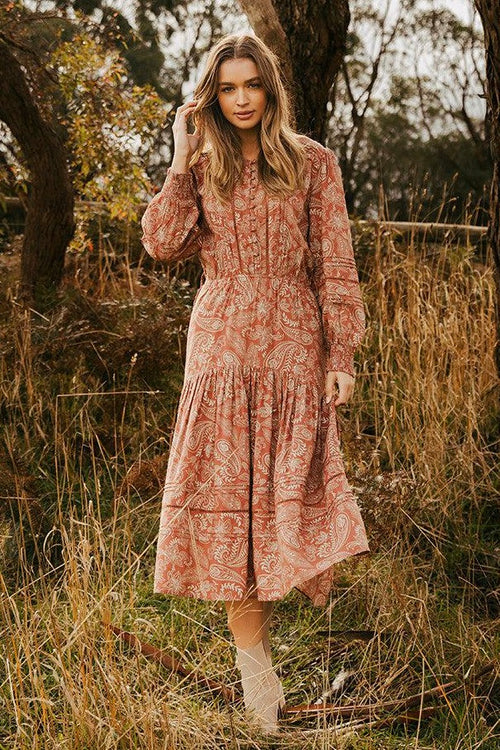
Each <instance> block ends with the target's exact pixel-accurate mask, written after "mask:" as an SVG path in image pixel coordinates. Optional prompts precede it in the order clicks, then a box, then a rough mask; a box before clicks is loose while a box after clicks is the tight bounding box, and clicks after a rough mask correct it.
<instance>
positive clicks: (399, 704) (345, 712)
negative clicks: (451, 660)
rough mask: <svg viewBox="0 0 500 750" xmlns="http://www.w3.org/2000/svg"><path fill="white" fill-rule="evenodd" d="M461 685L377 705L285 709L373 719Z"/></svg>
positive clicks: (312, 705)
mask: <svg viewBox="0 0 500 750" xmlns="http://www.w3.org/2000/svg"><path fill="white" fill-rule="evenodd" d="M459 687H460V686H459V685H457V684H456V683H455V682H446V683H445V684H444V685H436V686H435V687H433V688H430V689H429V690H425V691H424V692H423V693H417V694H416V695H411V696H409V697H408V698H401V699H399V700H392V701H379V702H377V703H368V704H363V703H351V704H350V705H347V706H337V705H335V704H333V703H309V704H308V703H304V704H301V705H299V706H287V707H285V713H286V714H287V715H290V716H293V715H301V716H303V715H305V716H316V715H318V714H322V715H324V714H329V715H331V716H339V717H340V716H352V715H353V714H356V716H357V717H358V716H367V717H372V716H373V715H374V714H375V715H377V714H378V713H380V711H396V710H397V711H401V710H403V711H404V710H405V709H409V708H412V707H413V706H416V705H418V704H419V703H424V702H425V701H427V700H429V699H430V698H435V697H436V696H439V697H444V696H445V695H449V694H450V693H453V692H455V691H456V690H458V689H459Z"/></svg>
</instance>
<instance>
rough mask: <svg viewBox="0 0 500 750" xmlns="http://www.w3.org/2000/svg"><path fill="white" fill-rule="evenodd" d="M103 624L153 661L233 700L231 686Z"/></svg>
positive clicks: (123, 631) (135, 637)
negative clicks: (190, 668)
mask: <svg viewBox="0 0 500 750" xmlns="http://www.w3.org/2000/svg"><path fill="white" fill-rule="evenodd" d="M103 625H106V626H107V627H108V628H109V629H110V630H112V631H113V633H115V635H117V636H119V637H120V638H121V639H122V640H123V641H125V643H128V644H129V645H130V646H133V647H135V648H137V649H139V651H140V652H141V653H142V654H144V656H147V657H149V658H151V659H153V660H154V661H157V662H159V663H160V664H162V665H163V666H164V667H166V668H167V669H170V670H171V671H172V672H177V674H180V675H182V676H183V677H186V678H188V679H189V680H192V681H193V682H202V683H204V684H205V685H206V686H207V687H208V688H209V689H210V690H212V691H213V692H215V693H220V694H221V695H222V696H223V697H224V698H225V699H226V700H227V701H229V702H230V703H233V702H234V701H235V699H236V695H235V691H234V690H233V689H232V688H228V687H227V686H226V685H223V684H222V683H221V682H217V680H212V679H210V678H209V677H206V675H204V674H202V673H201V672H198V671H196V670H189V669H187V668H186V667H184V666H183V664H182V662H181V661H180V660H179V659H176V658H175V657H173V656H170V654H167V653H166V652H165V651H163V649H161V648H157V647H156V646H152V645H151V644H150V643H144V642H143V641H141V640H140V638H138V637H137V636H136V635H134V634H133V633H129V632H128V631H126V630H121V629H120V628H118V627H116V625H112V624H111V623H107V622H103Z"/></svg>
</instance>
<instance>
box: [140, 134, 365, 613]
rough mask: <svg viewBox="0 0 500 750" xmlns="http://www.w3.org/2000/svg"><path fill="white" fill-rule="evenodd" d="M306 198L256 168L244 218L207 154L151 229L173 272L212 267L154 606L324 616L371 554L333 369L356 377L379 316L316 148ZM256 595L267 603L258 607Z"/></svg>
mask: <svg viewBox="0 0 500 750" xmlns="http://www.w3.org/2000/svg"><path fill="white" fill-rule="evenodd" d="M301 138H302V140H303V143H304V147H305V149H306V154H307V167H306V175H305V178H306V179H305V186H304V188H303V189H302V190H297V191H296V192H295V193H294V194H293V195H292V196H289V197H284V198H280V197H275V196H271V195H270V194H269V193H266V191H265V190H264V187H263V185H262V183H261V182H260V180H259V168H258V161H257V160H254V161H251V160H246V161H245V162H244V167H243V170H242V174H241V176H240V179H239V181H238V183H237V185H236V187H235V190H234V193H233V198H232V201H231V203H230V204H227V205H224V204H222V203H220V202H218V201H217V200H216V199H215V197H214V196H213V195H211V194H209V193H208V191H206V192H205V191H204V185H203V182H204V180H203V175H204V167H205V165H206V160H207V159H208V158H209V157H208V155H207V154H202V155H201V156H200V158H199V160H198V161H197V163H196V164H195V165H193V166H192V167H191V168H190V169H189V171H188V172H187V173H182V174H181V173H176V172H173V171H172V169H171V168H169V169H168V170H167V175H166V179H165V182H164V184H163V187H162V189H161V190H160V192H159V193H157V194H156V195H155V196H154V198H152V200H151V201H150V203H149V204H148V206H147V208H146V211H145V213H144V214H143V217H142V219H141V225H142V230H143V234H142V243H143V245H144V247H145V249H146V250H147V252H148V253H149V254H150V255H151V256H153V257H154V258H156V259H158V260H160V261H165V262H172V261H178V260H180V259H186V258H189V257H190V256H193V255H194V254H196V253H198V254H199V259H200V262H201V265H202V269H203V276H204V280H203V282H202V284H201V286H200V287H199V289H198V290H197V292H196V295H195V298H194V302H193V308H192V312H191V317H190V323H189V328H188V334H187V341H186V361H185V372H184V382H183V386H182V390H181V394H180V398H179V402H178V407H177V418H176V423H175V427H174V430H173V433H172V438H171V447H170V452H169V458H168V465H167V472H166V478H165V485H164V492H163V499H162V507H161V514H160V528H159V535H158V542H157V552H156V564H155V572H154V592H155V593H164V594H175V595H182V596H188V597H196V598H200V599H208V600H211V599H217V600H234V599H241V598H243V597H244V596H245V595H247V594H248V592H249V590H252V591H253V592H254V595H256V596H257V598H258V599H259V600H261V601H266V600H267V601H269V600H277V599H281V598H282V597H284V596H285V595H286V594H287V593H288V592H289V591H290V590H291V589H293V588H297V589H298V590H300V591H301V592H302V593H303V594H305V595H306V596H307V597H308V598H309V599H310V600H311V602H312V603H313V604H314V605H317V606H323V605H325V604H326V603H327V601H328V596H329V593H330V590H331V588H332V581H333V575H334V566H335V563H337V562H339V561H340V560H342V559H345V558H347V557H349V556H351V555H357V554H359V553H363V552H367V551H368V549H369V548H368V543H367V537H366V532H365V527H364V524H363V520H362V518H361V515H360V511H359V508H358V506H357V504H356V502H355V499H354V497H353V494H352V491H351V489H350V487H349V484H348V482H347V480H346V475H345V471H344V466H343V461H342V456H341V451H340V445H339V431H338V425H337V419H336V412H335V410H336V407H335V406H334V403H333V402H334V399H332V400H331V401H330V403H328V404H327V403H326V401H325V398H326V397H325V395H324V385H325V377H326V370H327V369H328V370H340V371H343V372H348V373H351V374H353V373H354V365H353V362H354V353H355V350H356V348H357V347H358V345H359V343H360V342H361V340H362V338H363V335H364V331H365V316H364V308H363V302H362V297H361V293H360V287H359V281H358V274H357V270H356V266H355V261H354V257H353V248H352V243H351V234H350V226H349V220H348V216H347V211H346V206H345V198H344V191H343V186H342V178H341V173H340V169H339V166H338V162H337V159H336V157H335V155H334V153H333V151H331V150H330V149H329V148H326V147H324V146H322V145H321V144H319V143H317V142H316V141H314V140H312V139H310V138H308V137H307V136H301ZM255 592H256V593H255Z"/></svg>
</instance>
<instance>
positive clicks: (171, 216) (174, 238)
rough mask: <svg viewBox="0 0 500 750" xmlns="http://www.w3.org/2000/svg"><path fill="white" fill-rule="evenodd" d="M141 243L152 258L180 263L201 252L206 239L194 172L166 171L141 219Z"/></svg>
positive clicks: (170, 169)
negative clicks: (161, 183)
mask: <svg viewBox="0 0 500 750" xmlns="http://www.w3.org/2000/svg"><path fill="white" fill-rule="evenodd" d="M141 227H142V232H143V233H142V237H141V242H142V244H143V245H144V248H145V249H146V251H147V252H148V253H149V255H151V256H152V257H153V258H156V259H157V260H165V261H177V260H184V259H186V258H189V257H190V256H191V255H194V254H195V253H196V252H198V251H199V249H200V247H201V242H202V239H203V235H204V228H203V226H202V224H201V215H200V209H199V205H198V200H197V193H196V182H195V177H194V174H193V171H192V169H190V170H189V171H188V172H183V173H181V172H174V171H172V168H171V167H169V168H168V169H167V175H166V177H165V182H164V183H163V187H162V189H161V190H160V192H159V193H157V194H156V195H155V196H154V198H152V199H151V201H150V202H149V204H148V206H147V208H146V210H145V212H144V214H143V216H142V219H141Z"/></svg>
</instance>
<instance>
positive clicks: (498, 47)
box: [475, 0, 500, 374]
mask: <svg viewBox="0 0 500 750" xmlns="http://www.w3.org/2000/svg"><path fill="white" fill-rule="evenodd" d="M475 5H476V8H477V10H478V12H479V15H480V17H481V21H482V24H483V29H484V45H485V49H486V80H487V86H486V98H487V104H488V115H487V123H488V135H489V141H490V148H491V156H492V159H493V179H492V181H491V192H490V224H489V237H490V242H491V248H492V251H493V259H494V263H495V282H496V288H497V333H498V335H497V347H496V352H495V358H496V364H497V370H498V373H499V374H500V345H499V341H500V4H499V3H498V0H475Z"/></svg>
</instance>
